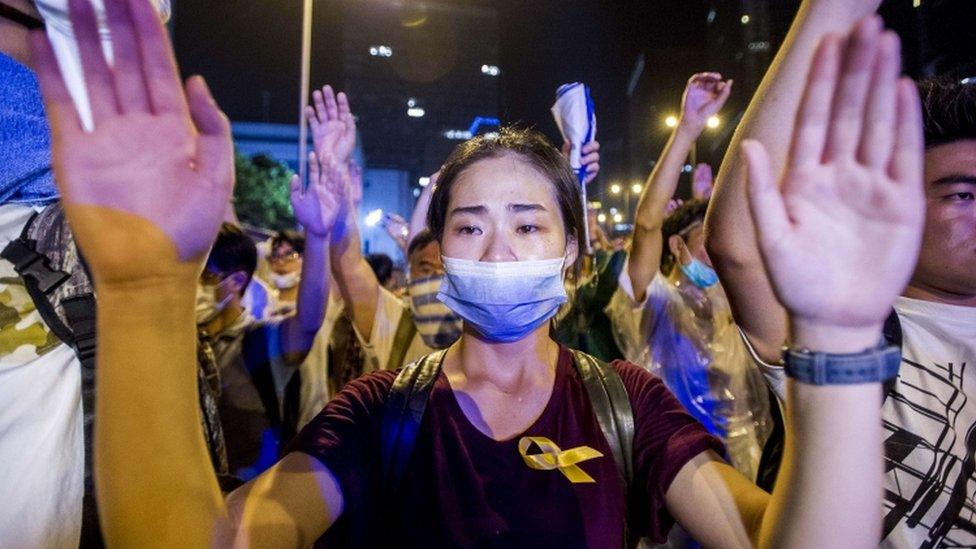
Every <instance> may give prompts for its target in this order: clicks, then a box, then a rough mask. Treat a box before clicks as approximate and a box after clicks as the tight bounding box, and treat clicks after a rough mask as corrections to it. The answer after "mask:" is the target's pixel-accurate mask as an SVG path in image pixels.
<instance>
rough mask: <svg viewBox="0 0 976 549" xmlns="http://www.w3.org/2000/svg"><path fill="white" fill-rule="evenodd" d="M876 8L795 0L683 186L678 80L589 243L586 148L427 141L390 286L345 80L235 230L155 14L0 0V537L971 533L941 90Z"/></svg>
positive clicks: (966, 539)
mask: <svg viewBox="0 0 976 549" xmlns="http://www.w3.org/2000/svg"><path fill="white" fill-rule="evenodd" d="M879 4H880V0H804V1H803V2H802V3H801V6H800V9H799V12H798V14H797V16H796V20H795V21H794V23H793V26H792V27H791V29H790V32H789V34H788V35H787V37H786V39H785V41H784V43H783V45H782V47H781V49H780V51H779V53H778V54H777V56H776V58H775V60H774V61H773V64H772V66H771V67H770V69H769V71H768V73H767V75H766V77H765V79H764V80H763V82H762V84H761V85H760V87H759V89H758V91H757V92H756V94H755V96H754V97H753V98H752V100H751V102H750V103H749V106H748V108H747V110H746V112H745V114H744V116H743V118H742V121H741V123H740V124H739V126H738V128H737V130H736V132H735V135H734V137H733V139H732V142H731V144H730V147H729V149H728V151H727V154H726V158H725V159H724V161H723V163H722V166H721V168H720V170H719V171H718V174H717V177H715V181H714V185H713V182H712V176H711V170H710V168H708V167H707V166H699V167H698V168H696V170H695V176H694V181H695V183H694V188H693V197H692V198H690V199H688V200H683V201H682V200H677V199H676V193H677V188H678V183H679V178H680V176H681V174H682V171H683V168H684V166H685V160H686V158H687V157H688V154H689V151H690V150H691V148H692V147H693V145H694V143H695V141H696V139H697V138H698V137H699V135H700V134H701V132H702V131H703V130H704V129H705V127H706V124H707V120H708V119H709V117H711V116H713V115H715V114H716V113H718V112H719V111H720V110H721V109H722V108H723V106H724V105H725V102H726V100H727V99H728V98H729V96H730V95H731V94H733V93H735V92H734V91H733V82H732V81H731V80H728V79H725V78H723V76H722V75H721V74H718V73H714V72H700V73H696V74H693V75H692V76H691V77H690V79H689V80H688V82H687V84H686V87H685V90H684V95H683V99H682V106H681V114H680V117H679V119H678V122H677V124H676V125H675V127H674V128H673V130H672V133H671V135H670V138H669V139H668V141H667V143H666V145H665V146H664V149H663V151H662V152H661V154H660V158H659V159H658V160H657V162H656V163H654V169H653V171H652V172H651V173H650V174H649V175H648V177H647V181H646V183H645V184H644V185H643V191H642V193H641V196H640V199H639V202H638V205H637V209H636V212H635V217H634V230H633V233H632V234H630V235H629V236H628V238H627V239H626V241H624V242H619V243H616V244H615V243H613V242H611V241H610V240H609V239H608V238H607V236H606V234H604V233H603V231H602V229H601V227H600V224H599V223H598V222H597V220H596V215H595V212H592V211H586V210H585V209H584V204H583V199H582V194H581V189H585V185H586V184H587V183H588V182H589V181H591V180H593V179H594V178H596V177H597V176H598V174H599V171H600V153H599V144H598V143H597V142H596V141H590V142H587V143H565V144H563V145H562V146H560V147H559V148H557V147H555V146H553V145H552V144H551V143H549V142H548V141H547V140H546V138H545V137H543V136H542V135H541V134H539V133H537V132H535V131H532V130H526V129H519V128H517V127H505V128H502V129H501V130H500V131H498V132H497V133H494V134H486V135H479V136H475V137H473V138H471V139H470V140H468V141H466V142H464V143H461V144H460V145H458V146H457V148H456V149H455V150H454V151H453V152H452V153H451V154H450V156H449V157H447V158H446V159H444V162H443V165H442V166H441V168H440V170H439V171H438V172H437V173H436V174H433V175H432V176H431V178H430V184H429V185H428V186H427V187H426V188H425V189H424V191H423V193H422V194H421V196H420V197H419V199H418V201H417V204H416V209H415V210H414V212H413V213H412V215H411V217H410V218H409V219H406V218H401V217H396V216H391V217H389V218H388V219H387V220H385V222H384V223H385V226H386V227H387V230H388V232H389V234H390V236H391V238H393V239H394V240H395V241H396V242H397V244H398V245H399V246H400V247H401V249H402V250H403V252H404V257H405V260H406V261H405V263H406V264H405V267H404V269H403V272H402V274H401V276H398V273H397V266H396V265H395V263H394V261H393V260H392V259H391V258H389V257H387V256H382V255H377V254H366V253H364V252H363V247H362V243H361V238H360V232H359V227H360V219H359V210H360V203H361V201H362V168H361V166H360V165H359V163H358V161H357V160H356V159H355V158H354V156H353V152H354V149H355V146H356V141H357V127H356V116H355V114H354V108H353V106H354V101H352V99H354V98H350V97H349V96H347V95H346V94H345V93H343V92H338V93H337V92H336V90H334V89H333V88H332V87H331V86H324V87H323V88H322V89H320V90H316V91H315V92H314V93H313V95H312V97H311V98H310V104H309V106H308V107H307V110H306V113H305V114H306V119H307V120H306V121H307V123H308V124H309V127H310V129H311V135H312V141H313V147H312V148H313V152H311V153H310V154H309V158H308V165H309V177H308V179H309V180H308V181H307V182H303V181H301V180H300V179H299V178H298V176H295V178H294V179H293V181H292V183H291V189H290V191H291V203H292V207H293V210H294V213H295V218H296V220H297V222H298V224H299V226H300V230H299V231H282V232H280V233H278V234H275V235H274V236H273V237H271V238H269V239H267V240H264V241H261V242H256V241H255V239H254V238H253V237H252V236H251V235H249V234H248V232H247V231H246V230H245V229H244V228H242V227H240V226H239V225H237V224H236V223H234V222H230V221H228V220H233V219H234V216H233V215H231V214H229V213H228V212H229V209H230V205H231V194H232V190H233V185H234V162H233V143H232V140H231V134H230V125H229V122H228V120H227V118H226V117H225V116H224V115H223V113H222V112H221V110H220V108H219V106H218V105H217V103H216V102H215V101H214V99H213V97H212V95H211V94H210V91H209V89H208V88H207V85H206V83H205V81H204V80H203V78H201V77H199V76H194V77H191V78H190V79H189V80H187V81H186V82H185V83H183V82H181V81H180V78H179V72H178V69H177V65H176V60H175V58H174V54H173V51H172V47H171V45H170V42H169V37H168V35H167V32H166V30H165V27H164V25H163V23H164V20H165V18H166V17H167V15H168V6H167V2H165V1H164V0H162V1H161V0H153V1H147V0H102V1H101V2H95V3H93V2H92V1H91V0H67V1H61V0H2V1H0V73H2V75H3V81H4V83H5V91H6V93H5V94H4V97H0V135H2V136H3V142H2V143H0V157H2V158H3V162H2V164H0V174H2V180H0V297H2V298H3V299H2V301H0V305H2V307H0V320H2V322H0V402H2V403H3V404H4V406H3V407H2V410H3V412H2V413H0V464H2V465H0V493H2V494H3V495H4V498H3V499H4V505H3V506H0V546H3V547H15V548H21V547H25V548H27V547H30V548H33V547H73V546H82V547H98V546H103V545H112V546H122V547H129V546H149V545H153V546H156V545H160V546H179V547H184V546H185V547H197V546H231V545H233V546H256V547H279V546H280V547H295V546H311V545H315V546H328V547H331V546H351V547H373V546H387V545H393V544H396V545H400V546H409V547H415V546H417V547H419V546H423V547H527V546H542V547H549V546H552V547H591V548H595V547H599V548H603V547H620V546H625V547H634V546H637V545H638V544H641V545H643V546H652V545H655V544H667V543H670V544H671V546H672V547H677V546H686V545H688V544H693V543H699V544H701V545H703V546H709V547H711V546H721V547H726V546H730V547H732V546H734V547H739V546H763V547H869V546H878V545H879V544H880V545H882V546H885V547H894V548H907V547H937V546H940V547H941V546H972V545H976V519H974V516H973V510H974V509H976V501H974V493H976V492H974V489H973V487H974V485H976V435H974V433H976V404H973V402H976V399H974V400H972V401H971V400H970V399H969V398H968V397H969V395H970V393H972V392H973V391H976V388H974V386H973V385H972V382H971V380H969V379H967V371H966V365H967V364H969V363H970V362H971V361H972V359H973V358H974V357H976V314H974V309H973V307H976V256H974V253H976V85H974V84H967V83H963V82H960V81H958V79H945V78H943V79H932V80H926V81H920V82H913V81H912V80H910V79H908V78H905V77H902V76H901V61H900V59H901V44H900V41H899V38H898V36H897V35H896V34H895V33H893V32H892V31H889V30H885V29H884V28H883V23H882V21H881V19H880V18H879V17H878V16H877V15H875V14H874V12H875V11H876V10H877V8H878V5H879ZM44 29H46V32H45V30H44ZM66 37H67V38H66ZM106 41H110V43H111V48H105V47H103V46H104V45H105V42H106ZM575 149H578V150H575ZM577 157H578V158H579V162H580V165H581V167H580V168H578V169H572V168H571V167H570V158H574V159H575V158H577ZM587 239H588V240H587ZM969 377H972V376H971V375H970V376H969Z"/></svg>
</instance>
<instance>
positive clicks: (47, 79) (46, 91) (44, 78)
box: [29, 30, 82, 179]
mask: <svg viewBox="0 0 976 549" xmlns="http://www.w3.org/2000/svg"><path fill="white" fill-rule="evenodd" d="M29 43H30V58H31V64H32V65H33V66H34V73H35V74H36V75H37V81H38V83H39V84H40V86H41V93H42V95H43V96H44V110H45V112H47V117H48V119H49V120H50V121H51V134H52V137H53V138H54V141H55V142H60V141H62V140H63V139H64V138H65V137H67V134H69V133H79V132H81V131H82V127H81V118H80V117H79V116H78V110H77V109H76V108H75V104H74V101H72V100H71V94H70V93H69V92H68V87H67V86H66V85H65V83H64V77H62V76H61V68H60V67H59V65H58V59H57V57H55V55H54V50H53V49H52V48H51V42H49V41H48V38H47V34H46V33H45V32H44V31H43V30H36V31H32V32H31V33H30V42H29ZM57 179H60V178H57Z"/></svg>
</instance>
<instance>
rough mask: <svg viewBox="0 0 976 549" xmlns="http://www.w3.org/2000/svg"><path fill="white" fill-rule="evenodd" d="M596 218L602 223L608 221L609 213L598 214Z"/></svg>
mask: <svg viewBox="0 0 976 549" xmlns="http://www.w3.org/2000/svg"><path fill="white" fill-rule="evenodd" d="M596 220H597V221H599V222H600V223H606V222H607V214H600V215H598V216H596Z"/></svg>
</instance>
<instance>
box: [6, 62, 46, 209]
mask: <svg viewBox="0 0 976 549" xmlns="http://www.w3.org/2000/svg"><path fill="white" fill-rule="evenodd" d="M0 82H3V84H4V85H3V93H2V94H0V204H7V203H21V204H31V205H45V204H49V203H51V202H53V201H54V200H56V199H57V198H58V190H57V188H56V187H55V186H54V172H53V171H52V170H51V132H50V128H49V126H48V122H47V117H46V116H45V115H44V102H43V101H42V99H41V90H40V87H39V86H38V83H37V78H36V77H35V76H34V73H33V71H31V70H30V69H28V68H27V67H25V66H23V65H21V64H20V63H18V62H17V61H15V60H14V59H13V58H11V57H9V56H7V55H4V54H3V53H0Z"/></svg>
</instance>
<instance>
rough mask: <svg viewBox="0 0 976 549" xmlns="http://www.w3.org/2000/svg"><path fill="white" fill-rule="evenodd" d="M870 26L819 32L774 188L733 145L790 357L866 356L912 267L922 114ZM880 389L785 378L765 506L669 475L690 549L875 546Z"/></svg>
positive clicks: (711, 484)
mask: <svg viewBox="0 0 976 549" xmlns="http://www.w3.org/2000/svg"><path fill="white" fill-rule="evenodd" d="M878 25H880V20H879V19H877V18H871V19H869V20H866V21H865V22H863V23H861V24H859V25H858V28H857V30H855V31H854V33H853V34H852V35H851V36H850V37H848V39H847V40H846V41H845V40H843V39H841V38H840V37H838V36H835V35H831V36H828V37H827V38H826V39H825V40H824V41H823V42H822V44H821V46H820V47H819V49H818V51H817V54H816V56H815V57H814V60H813V64H812V66H811V68H810V73H809V77H808V78H807V79H806V80H805V81H806V86H805V88H804V95H803V100H802V103H801V106H800V108H799V110H798V111H797V113H796V117H795V122H794V125H795V130H794V132H793V136H792V140H791V145H790V149H789V154H788V159H787V161H786V163H785V165H784V170H783V172H782V173H783V175H782V178H781V179H780V180H779V182H778V183H777V179H776V175H775V174H776V172H775V171H774V168H773V165H772V162H771V160H770V155H769V152H768V150H767V149H766V147H765V146H764V144H760V143H759V142H758V141H752V140H749V141H746V142H744V143H743V145H742V150H741V153H742V154H743V156H744V157H745V160H746V163H747V164H748V168H749V169H748V184H747V190H748V207H749V209H750V211H751V212H752V215H753V219H754V220H755V221H756V235H757V238H758V242H759V250H760V253H761V257H762V262H763V265H764V267H765V269H766V270H767V272H768V273H769V280H770V282H771V284H772V288H773V291H774V292H775V295H776V297H777V298H778V299H779V301H780V302H781V303H783V306H784V307H785V309H786V310H787V311H788V314H789V317H790V322H791V329H792V333H791V337H792V341H793V348H794V349H796V350H798V351H800V352H823V353H838V354H853V353H858V352H862V351H865V350H869V349H875V348H877V345H878V343H879V342H880V341H882V339H881V327H882V325H883V324H884V320H885V318H886V317H887V315H888V312H889V310H890V308H891V305H892V303H893V302H894V300H895V298H896V297H897V296H898V295H899V293H900V292H901V290H902V289H903V288H904V286H905V284H907V282H908V279H909V278H910V277H911V274H912V271H913V270H914V267H915V262H916V260H917V258H918V251H919V248H920V245H921V236H922V226H923V223H924V214H925V211H924V207H925V202H924V195H923V185H922V157H923V144H922V131H921V128H922V122H921V109H920V104H919V100H918V93H917V91H916V90H915V86H914V84H913V83H912V82H911V81H910V80H908V79H899V71H900V47H899V41H898V37H897V36H896V35H895V34H894V33H892V32H885V33H883V34H880V35H878V36H876V38H875V40H872V41H870V42H867V43H865V42H864V41H862V40H861V39H859V33H861V32H863V29H864V28H865V27H866V26H871V27H875V28H876V27H877V26H878ZM864 59H868V60H869V61H868V62H867V63H864V62H863V60H864ZM853 82H864V83H865V85H864V86H853V85H852V83H853ZM865 279H867V280H870V281H871V284H868V285H865V284H863V283H861V281H862V280H865ZM835 366H836V364H835ZM788 371H789V370H788ZM880 378H881V376H880V375H875V376H873V377H872V378H870V379H871V380H870V381H867V380H865V381H859V382H856V383H850V384H836V383H838V382H837V381H836V380H834V381H830V383H834V384H828V385H814V384H811V383H808V382H805V381H804V382H801V381H799V380H796V379H792V378H791V379H789V380H788V383H787V410H786V423H787V428H786V447H785V452H784V456H783V469H782V471H781V473H780V478H779V481H778V482H777V483H776V489H775V490H774V492H773V494H772V496H771V497H767V496H765V495H764V493H763V492H762V491H760V490H759V489H758V488H756V487H754V486H752V485H751V484H749V483H748V482H747V481H746V480H745V479H744V478H743V477H742V476H741V475H739V474H738V473H737V472H735V471H734V470H732V469H731V467H729V466H728V465H725V464H723V463H720V462H718V461H717V460H716V459H714V456H712V457H709V456H707V455H703V456H699V461H698V462H692V463H690V464H688V465H686V466H685V467H684V468H682V470H681V471H680V472H679V473H678V476H677V477H676V479H675V481H674V483H673V484H672V485H671V488H670V489H669V490H668V493H667V502H668V507H669V509H670V510H671V511H672V512H673V513H674V515H675V517H676V518H678V520H679V521H680V522H681V523H682V524H683V525H684V526H685V527H687V528H688V529H689V531H690V533H691V534H692V535H693V536H694V537H695V538H696V539H698V540H700V541H701V542H702V543H703V544H705V545H717V544H727V543H728V541H727V540H728V539H737V540H738V541H739V543H740V544H741V545H747V544H750V543H754V544H758V545H761V546H769V547H876V546H877V543H878V533H879V532H880V531H881V509H882V480H883V463H884V459H883V457H884V456H883V445H882V442H881V439H882V433H881V411H880V407H879V406H878V402H879V401H878V398H879V395H880V394H881V386H880V381H881V379H880ZM716 517H723V518H722V519H718V520H717V519H716ZM726 517H727V518H731V519H732V520H725V518H726Z"/></svg>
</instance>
